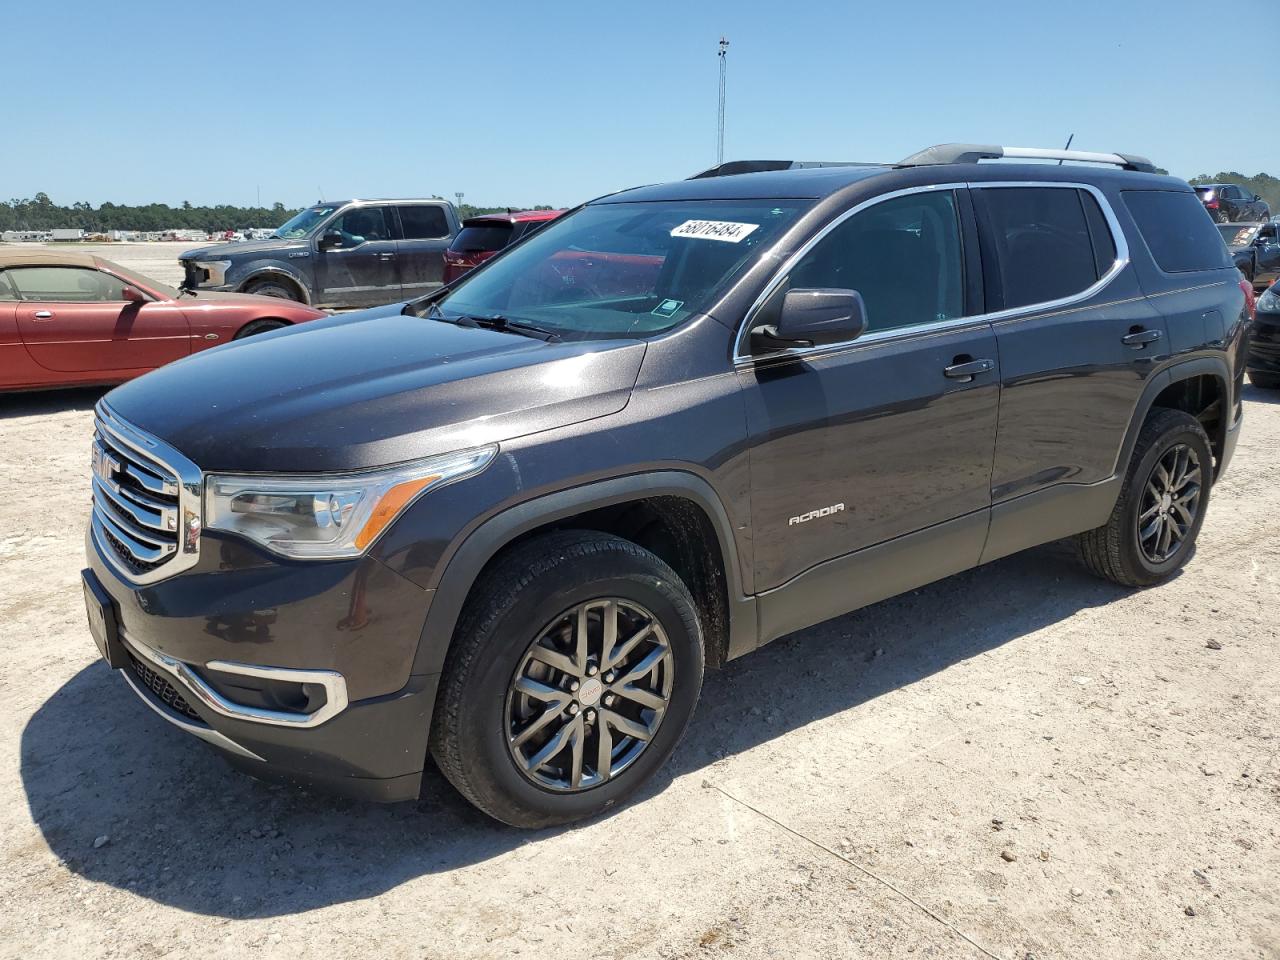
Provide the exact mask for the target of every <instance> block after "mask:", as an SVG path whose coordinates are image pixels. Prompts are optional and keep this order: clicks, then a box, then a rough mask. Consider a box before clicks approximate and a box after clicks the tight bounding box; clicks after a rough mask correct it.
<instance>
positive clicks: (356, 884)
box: [0, 247, 1280, 960]
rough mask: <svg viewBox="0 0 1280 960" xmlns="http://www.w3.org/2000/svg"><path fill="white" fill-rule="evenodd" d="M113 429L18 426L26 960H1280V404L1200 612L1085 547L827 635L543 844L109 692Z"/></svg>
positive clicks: (8, 588)
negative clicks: (1144, 586)
mask: <svg viewBox="0 0 1280 960" xmlns="http://www.w3.org/2000/svg"><path fill="white" fill-rule="evenodd" d="M124 249H125V248H123V247H120V248H113V250H112V256H113V257H115V258H117V259H125V258H124V257H122V256H121V255H120V253H119V252H118V251H120V250H124ZM175 250H176V247H175ZM152 272H154V273H155V274H156V275H157V276H160V272H159V270H156V269H154V268H152ZM162 278H163V277H162ZM99 395H100V393H99V392H97V391H77V392H60V393H51V394H44V395H32V396H25V397H8V398H0V450H2V451H3V456H2V457H0V619H2V621H3V623H4V624H5V626H6V627H7V629H8V631H9V637H10V640H9V643H10V646H11V651H12V655H11V656H8V657H5V658H4V660H3V661H2V663H0V762H3V764H4V766H5V768H6V769H7V770H9V771H10V775H9V776H7V777H5V778H4V779H3V782H2V783H0V789H2V790H3V793H2V794H0V858H2V862H0V867H2V869H0V957H15V958H17V957H22V958H29V957H33V956H39V957H42V958H43V957H75V958H86V957H99V956H110V955H117V956H127V957H143V958H149V957H166V956H182V957H189V956H199V957H211V958H217V957H239V956H244V955H246V954H248V953H250V952H251V951H254V952H258V953H261V954H263V955H266V956H285V955H288V956H295V957H297V956H304V957H312V956H323V955H330V956H339V957H344V956H349V955H352V954H354V953H357V952H363V953H365V954H368V955H373V956H378V957H397V958H398V957H415V958H419V957H439V958H450V960H454V958H469V957H503V958H506V957H513V956H527V957H564V958H577V957H642V958H649V957H663V958H667V957H716V956H720V955H724V956H731V957H744V958H745V957H780V958H793V957H830V956H839V957H876V958H883V957H889V956H892V957H906V956H912V957H947V958H950V957H962V958H963V957H977V958H981V957H1000V958H1016V960H1024V958H1026V957H1028V956H1033V957H1035V958H1038V960H1043V958H1048V957H1088V958H1091V960H1092V958H1100V957H1107V958H1109V957H1116V958H1125V960H1131V958H1151V960H1168V958H1179V960H1182V958H1191V957H1205V958H1214V960H1218V958H1224V957H1280V753H1278V751H1277V747H1278V746H1280V740H1278V739H1277V735H1278V734H1280V724H1278V721H1280V698H1278V697H1277V695H1276V691H1277V689H1280V656H1277V632H1278V630H1280V590H1278V589H1277V586H1278V584H1280V546H1277V543H1278V539H1280V510H1278V509H1277V507H1280V493H1277V486H1276V481H1277V478H1278V477H1280V454H1278V453H1277V451H1278V450H1280V395H1277V394H1271V395H1267V394H1264V393H1262V392H1260V391H1257V390H1254V389H1249V390H1248V392H1247V394H1246V404H1245V406H1246V423H1245V427H1244V433H1243V438H1242V440H1241V442H1240V447H1239V450H1238V452H1237V454H1236V459H1235V462H1234V464H1233V465H1232V468H1231V470H1230V472H1229V473H1228V475H1227V476H1226V478H1225V479H1224V481H1223V482H1222V483H1221V484H1220V485H1219V486H1218V487H1216V488H1215V490H1214V493H1213V502H1212V504H1211V506H1210V511H1209V517H1208V521H1207V523H1206V524H1205V526H1204V530H1203V532H1202V534H1201V538H1200V543H1201V547H1200V550H1199V553H1198V555H1197V556H1196V557H1195V558H1194V560H1193V561H1192V562H1191V564H1190V565H1189V566H1188V567H1187V569H1186V570H1185V571H1184V572H1183V573H1182V574H1181V575H1180V576H1178V577H1177V578H1175V579H1174V580H1173V581H1171V582H1170V583H1167V584H1165V585H1164V586H1161V587H1158V588H1156V589H1152V590H1147V591H1141V592H1133V591H1127V590H1122V589H1119V588H1117V587H1114V586H1111V585H1109V584H1106V583H1103V582H1100V581H1097V580H1094V579H1091V578H1090V577H1089V576H1088V575H1086V574H1085V573H1084V572H1083V571H1082V570H1081V568H1080V567H1079V566H1078V565H1077V564H1076V562H1075V560H1074V557H1073V553H1072V550H1071V549H1070V547H1068V546H1066V545H1063V544H1055V545H1051V546H1048V547H1043V548H1039V549H1036V550H1032V551H1030V552H1028V553H1025V554H1022V555H1019V556H1016V557H1011V558H1008V559H1006V560H1003V561H1000V562H998V563H996V564H993V565H991V566H989V567H987V568H984V569H982V570H978V571H974V572H971V573H967V574H963V575H961V576H957V577H953V578H951V579H949V580H946V581H944V582H941V583H938V584H935V585H933V586H930V587H927V588H925V589H922V590H918V591H915V592H913V593H911V594H909V595H906V596H903V597H900V598H897V599H895V600H891V601H888V602H885V603H881V604H878V605H876V606H875V607H872V608H869V609H867V610H864V611H861V612H859V613H856V614H852V615H850V616H847V617H844V618H841V619H839V620H835V621H831V622H829V623H827V624H824V625H822V626H820V627H817V628H814V629H811V630H807V631H804V632H803V633H802V634H799V635H796V636H794V637H792V638H789V639H786V640H783V641H780V642H778V643H776V644H774V645H772V646H771V647H768V648H766V649H765V650H763V651H760V652H759V653H756V654H753V655H751V656H749V657H747V658H745V659H743V660H740V661H738V662H736V663H734V664H731V665H730V666H729V667H728V668H727V669H725V670H723V671H720V672H718V673H715V674H712V675H711V676H710V677H709V679H708V683H707V687H706V690H705V693H704V697H703V702H702V704H701V706H700V707H699V710H698V713H697V715H696V716H695V718H694V721H693V724H692V727H691V730H690V732H689V735H688V738H687V739H686V741H685V743H684V744H683V746H682V747H681V748H680V750H679V751H678V752H677V754H676V756H675V758H674V760H673V762H672V763H671V764H670V767H669V769H668V771H667V772H666V774H665V775H664V776H663V777H662V778H661V779H660V780H659V782H657V783H656V784H655V785H654V786H653V787H652V788H651V789H649V790H648V791H647V793H646V794H645V796H643V797H642V798H641V799H640V800H639V801H638V802H636V803H633V804H632V805H630V806H628V807H626V808H625V809H623V810H621V811H619V812H617V813H616V814H615V815H613V816H611V817H608V818H607V819H603V820H599V821H596V822H594V823H591V824H588V825H586V826H582V827H578V828H576V829H569V830H560V831H549V832H542V833H533V834H530V833H524V832H519V831H515V830H511V829H507V828H504V827H500V826H498V825H496V824H494V823H492V822H489V821H488V820H486V819H485V818H483V817H482V816H480V815H479V814H476V813H474V812H472V811H471V810H470V809H469V808H468V807H467V806H466V804H465V803H463V801H461V800H460V799H459V798H458V797H457V796H456V795H455V794H454V793H453V792H452V790H451V789H450V788H449V786H448V784H447V783H445V782H443V781H442V779H441V778H440V777H439V776H438V775H434V774H432V775H429V777H428V782H427V785H426V788H425V792H424V799H423V801H422V802H421V803H420V804H418V805H417V806H414V805H411V804H405V805H400V806H397V807H390V808H388V807H375V806H363V805H359V804H354V803H350V802H346V801H341V800H335V799H331V798H327V797H321V796H316V795H308V794H304V793H299V792H295V791H293V790H290V789H287V788H278V787H268V786H265V785H262V784H260V783H258V782H255V781H253V780H251V779H249V778H247V777H245V776H242V775H240V774H238V773H234V772H232V771H231V770H230V769H229V768H228V767H227V766H225V765H224V764H223V763H222V762H221V761H220V760H219V759H218V758H217V756H216V755H214V754H213V753H212V752H211V751H210V750H209V748H207V747H205V746H204V745H203V744H201V743H199V742H197V741H195V740H193V739H191V738H189V737H186V736H185V735H184V734H182V733H181V732H179V731H177V730H175V729H173V728H171V727H169V726H167V725H166V724H164V723H163V722H162V721H161V720H160V719H159V718H157V717H155V716H154V715H153V714H152V713H151V712H150V711H149V710H148V709H147V708H146V707H145V706H144V705H143V704H141V703H140V702H138V701H137V699H136V698H135V697H134V695H133V694H132V693H131V692H130V691H129V690H128V688H127V687H126V686H125V685H124V683H123V681H122V680H121V679H120V678H119V677H116V676H112V674H111V672H110V671H109V670H108V669H107V668H106V666H105V665H104V664H102V663H101V662H99V660H98V658H97V656H96V652H95V650H94V646H93V643H92V641H91V640H90V638H89V635H88V633H87V631H86V628H85V626H84V623H83V618H84V613H83V609H82V604H81V599H80V589H79V585H78V583H77V577H78V571H79V569H80V566H81V552H82V536H83V527H84V522H85V515H86V512H87V508H88V507H87V501H88V493H87V491H88V485H89V480H88V456H87V450H88V444H89V437H90V431H91V408H92V404H93V402H94V401H95V400H96V399H97V397H98V396H99ZM1210 641H1214V643H1212V644H1211V643H1210Z"/></svg>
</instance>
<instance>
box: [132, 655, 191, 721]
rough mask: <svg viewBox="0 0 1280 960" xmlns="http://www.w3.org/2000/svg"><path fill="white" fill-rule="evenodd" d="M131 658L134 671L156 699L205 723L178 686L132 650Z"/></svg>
mask: <svg viewBox="0 0 1280 960" xmlns="http://www.w3.org/2000/svg"><path fill="white" fill-rule="evenodd" d="M129 659H130V660H131V661H132V662H133V672H134V673H136V674H137V675H138V677H139V678H140V679H141V680H142V683H143V685H144V686H145V687H146V688H147V689H148V690H150V691H151V692H152V693H154V694H155V695H156V699H158V700H159V701H160V702H161V703H163V704H164V705H165V706H166V707H168V708H169V709H170V710H172V711H173V712H174V713H178V714H181V715H182V716H183V717H185V718H186V719H188V720H194V721H195V722H196V723H200V724H203V723H204V720H203V719H201V717H200V714H198V713H196V712H195V711H194V710H193V709H191V704H189V703H187V701H186V700H185V699H183V696H182V694H180V693H179V692H178V688H177V687H175V686H174V685H173V684H172V683H170V682H169V681H168V680H167V679H166V678H165V676H164V674H161V673H157V672H156V671H155V670H152V669H151V668H150V667H149V666H147V665H146V664H145V663H143V662H142V661H141V660H139V659H138V658H137V657H135V656H134V655H133V653H132V652H130V653H129Z"/></svg>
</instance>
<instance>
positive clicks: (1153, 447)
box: [1078, 410, 1213, 587]
mask: <svg viewBox="0 0 1280 960" xmlns="http://www.w3.org/2000/svg"><path fill="white" fill-rule="evenodd" d="M1212 480H1213V452H1212V449H1211V448H1210V446H1209V436H1208V434H1206V433H1205V432H1204V427H1202V426H1200V422H1199V421H1198V420H1196V418H1195V417H1193V416H1191V415H1190V414H1188V413H1184V412H1182V411H1181V410H1157V411H1155V412H1154V413H1153V414H1152V415H1151V417H1150V419H1148V420H1147V422H1146V424H1144V425H1143V427H1142V432H1141V433H1140V434H1139V435H1138V442H1137V445H1136V446H1135V447H1134V450H1133V456H1132V457H1130V460H1129V470H1128V472H1127V473H1126V474H1125V478H1124V484H1123V486H1122V487H1121V488H1120V496H1119V498H1118V499H1117V500H1116V505H1115V508H1114V509H1113V510H1112V511H1111V518H1110V519H1109V520H1108V521H1107V522H1106V523H1105V524H1104V525H1103V526H1101V527H1098V528H1097V529H1095V530H1090V531H1088V532H1086V533H1082V534H1080V536H1079V538H1078V541H1079V544H1080V552H1081V555H1082V557H1083V559H1084V562H1085V566H1087V567H1088V568H1089V569H1090V570H1091V571H1092V572H1093V573H1095V574H1097V575H1098V576H1100V577H1104V578H1105V579H1107V580H1111V581H1113V582H1115V583H1118V584H1121V585H1123V586H1127V587H1145V586H1151V585H1153V584H1156V583H1159V582H1161V581H1162V580H1165V579H1168V578H1169V577H1170V576H1172V575H1173V573H1174V572H1175V571H1176V570H1177V569H1178V568H1179V567H1181V566H1182V565H1183V564H1184V563H1186V562H1187V559H1188V558H1189V557H1190V556H1191V553H1192V551H1193V549H1194V548H1195V541H1196V536H1197V534H1199V532H1200V526H1201V524H1203V523H1204V514H1205V508H1206V507H1207V506H1208V505H1209V487H1210V484H1211V483H1212Z"/></svg>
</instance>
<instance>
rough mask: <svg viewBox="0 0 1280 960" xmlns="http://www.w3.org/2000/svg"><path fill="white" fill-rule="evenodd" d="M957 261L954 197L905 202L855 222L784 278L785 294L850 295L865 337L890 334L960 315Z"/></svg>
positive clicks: (935, 193) (935, 194)
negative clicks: (835, 291) (857, 299)
mask: <svg viewBox="0 0 1280 960" xmlns="http://www.w3.org/2000/svg"><path fill="white" fill-rule="evenodd" d="M963 262H964V260H963V256H962V253H961V246H960V224H959V218H958V217H957V215H956V201H955V195H954V194H953V193H952V191H950V190H931V191H926V192H922V193H913V194H908V195H907V196H903V197H896V198H894V199H892V200H886V201H884V202H883V203H877V204H875V205H874V206H871V207H868V208H867V209H865V210H863V211H862V212H860V213H857V214H854V215H853V216H852V217H850V218H849V219H848V220H846V221H845V222H844V223H842V224H840V225H839V226H837V227H836V228H835V229H834V230H832V231H831V232H830V233H829V234H827V236H826V237H824V238H823V239H822V240H821V241H819V242H818V244H817V245H816V246H814V248H813V249H812V250H810V251H809V252H808V253H807V254H805V256H804V257H803V259H801V260H800V262H799V263H797V264H796V266H795V267H794V268H793V269H792V270H791V273H790V276H789V277H788V280H787V283H786V284H784V287H785V288H786V289H792V290H795V289H802V288H810V287H835V288H839V289H845V290H857V291H858V293H860V294H862V301H863V303H864V304H865V305H866V309H867V329H868V330H889V329H893V328H895V327H909V326H914V325H916V324H922V323H933V322H936V321H938V320H950V319H952V318H953V317H959V316H961V315H962V314H963V312H964V306H963V304H964V290H963V278H964V271H963Z"/></svg>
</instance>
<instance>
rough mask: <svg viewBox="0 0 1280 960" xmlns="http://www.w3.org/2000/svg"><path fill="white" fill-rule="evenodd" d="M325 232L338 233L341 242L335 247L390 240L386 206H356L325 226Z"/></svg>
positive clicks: (341, 247)
mask: <svg viewBox="0 0 1280 960" xmlns="http://www.w3.org/2000/svg"><path fill="white" fill-rule="evenodd" d="M325 233H326V234H329V233H336V234H338V236H339V237H340V238H341V242H340V243H337V244H334V249H344V248H347V247H358V246H360V244H362V243H366V242H368V241H371V240H390V239H391V231H390V229H388V227H387V215H386V209H385V208H384V207H356V208H355V209H353V210H348V211H347V212H346V213H344V214H342V215H341V216H339V217H338V219H337V220H335V221H333V223H331V224H329V226H328V227H326V228H325Z"/></svg>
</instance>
